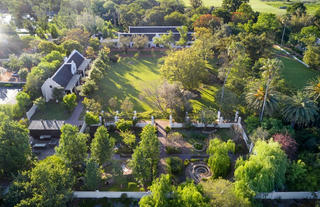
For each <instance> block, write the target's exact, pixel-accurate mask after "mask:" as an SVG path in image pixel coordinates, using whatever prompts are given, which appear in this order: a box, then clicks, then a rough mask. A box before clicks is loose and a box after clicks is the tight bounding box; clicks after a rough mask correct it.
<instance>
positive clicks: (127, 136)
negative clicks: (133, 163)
mask: <svg viewBox="0 0 320 207" xmlns="http://www.w3.org/2000/svg"><path fill="white" fill-rule="evenodd" d="M120 136H121V137H122V140H123V143H125V144H126V145H127V146H128V147H129V148H131V149H133V148H134V146H135V144H136V139H137V138H136V135H134V133H132V131H129V130H126V131H120Z"/></svg>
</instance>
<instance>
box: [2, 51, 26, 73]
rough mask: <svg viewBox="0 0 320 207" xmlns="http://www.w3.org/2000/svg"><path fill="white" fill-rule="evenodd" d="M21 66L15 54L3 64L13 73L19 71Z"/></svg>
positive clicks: (21, 63)
mask: <svg viewBox="0 0 320 207" xmlns="http://www.w3.org/2000/svg"><path fill="white" fill-rule="evenodd" d="M22 65H23V62H22V61H21V60H20V59H19V58H18V57H17V56H16V55H15V54H11V55H9V60H8V62H6V63H5V66H6V67H7V68H8V69H9V71H13V72H16V71H19V69H20V68H21V67H22Z"/></svg>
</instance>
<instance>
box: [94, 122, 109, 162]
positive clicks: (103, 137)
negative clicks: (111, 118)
mask: <svg viewBox="0 0 320 207" xmlns="http://www.w3.org/2000/svg"><path fill="white" fill-rule="evenodd" d="M113 146H114V141H113V139H111V137H110V136H109V133H108V130H107V128H106V127H104V126H100V127H99V128H98V129H97V131H96V133H95V134H94V139H93V140H92V143H91V156H92V158H93V159H94V160H96V162H97V163H98V164H100V165H103V164H104V163H106V162H108V161H110V160H111V157H112V152H113Z"/></svg>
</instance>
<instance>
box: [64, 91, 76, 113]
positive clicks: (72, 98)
mask: <svg viewBox="0 0 320 207" xmlns="http://www.w3.org/2000/svg"><path fill="white" fill-rule="evenodd" d="M63 103H64V105H65V106H66V107H67V109H68V110H69V111H72V110H73V109H74V108H75V107H76V106H77V95H76V94H75V93H70V94H66V95H65V96H64V97H63Z"/></svg>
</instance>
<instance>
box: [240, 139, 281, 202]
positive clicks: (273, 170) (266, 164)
mask: <svg viewBox="0 0 320 207" xmlns="http://www.w3.org/2000/svg"><path fill="white" fill-rule="evenodd" d="M286 168H287V156H286V154H285V153H284V152H283V151H282V149H281V146H280V144H279V143H278V142H274V141H272V140H271V141H269V142H265V141H260V140H259V141H257V142H256V144H255V146H254V148H253V153H252V154H251V155H250V157H249V159H247V160H245V161H244V160H242V159H240V160H237V163H236V170H235V172H234V176H235V192H236V194H237V195H238V196H240V197H241V198H249V199H251V198H253V197H254V196H255V195H256V193H259V192H271V191H273V190H281V189H283V188H284V183H285V173H286Z"/></svg>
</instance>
